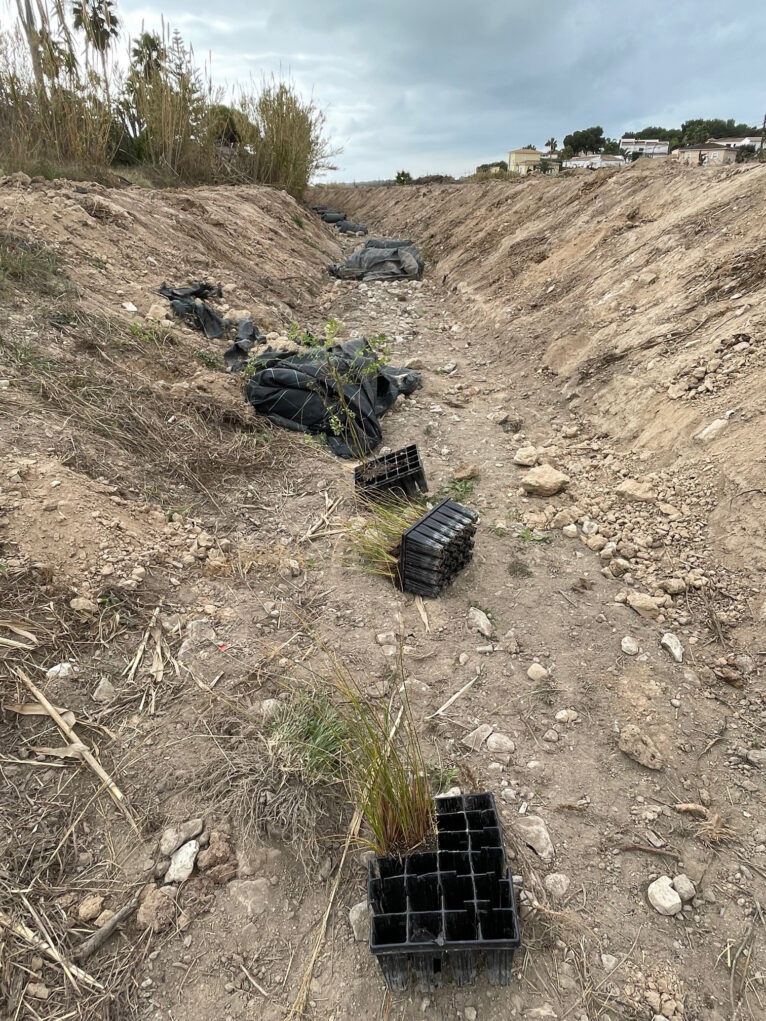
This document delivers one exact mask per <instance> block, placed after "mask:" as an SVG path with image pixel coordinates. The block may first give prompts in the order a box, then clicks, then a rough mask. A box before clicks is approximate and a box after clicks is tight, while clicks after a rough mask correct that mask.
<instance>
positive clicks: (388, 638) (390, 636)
mask: <svg viewBox="0 0 766 1021" xmlns="http://www.w3.org/2000/svg"><path fill="white" fill-rule="evenodd" d="M375 641H376V642H377V643H378V645H394V646H395V645H396V635H395V634H394V632H393V631H381V633H380V634H378V635H376V636H375Z"/></svg>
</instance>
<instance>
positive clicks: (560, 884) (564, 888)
mask: <svg viewBox="0 0 766 1021" xmlns="http://www.w3.org/2000/svg"><path fill="white" fill-rule="evenodd" d="M543 886H544V887H545V889H546V890H547V891H548V893H549V894H550V895H551V897H552V898H553V900H563V899H564V898H565V897H566V895H567V893H568V892H569V876H565V875H564V873H563V872H551V873H550V874H549V875H547V876H546V877H545V879H544V880H543Z"/></svg>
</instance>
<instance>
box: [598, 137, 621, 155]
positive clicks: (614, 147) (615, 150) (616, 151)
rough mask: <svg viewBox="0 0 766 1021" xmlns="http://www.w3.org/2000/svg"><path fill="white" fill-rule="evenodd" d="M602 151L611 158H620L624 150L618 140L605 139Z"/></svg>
mask: <svg viewBox="0 0 766 1021" xmlns="http://www.w3.org/2000/svg"><path fill="white" fill-rule="evenodd" d="M601 151H602V152H603V153H607V154H608V155H609V156H619V155H620V153H621V152H622V149H621V148H620V143H619V141H618V140H617V139H616V138H605V139H604V144H603V146H602V148H601Z"/></svg>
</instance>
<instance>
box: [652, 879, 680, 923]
mask: <svg viewBox="0 0 766 1021" xmlns="http://www.w3.org/2000/svg"><path fill="white" fill-rule="evenodd" d="M646 893H647V896H648V898H649V903H650V904H651V905H652V907H653V908H654V910H655V911H658V912H659V913H660V914H661V915H677V914H678V912H679V911H681V910H682V908H683V904H682V902H681V898H680V897H679V896H678V894H677V893H676V891H675V890H674V889H673V883H672V880H671V878H670V876H660V878H659V879H655V880H654V882H653V883H650V884H649V889H648V890H647V891H646Z"/></svg>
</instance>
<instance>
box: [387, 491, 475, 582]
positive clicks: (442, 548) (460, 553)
mask: <svg viewBox="0 0 766 1021" xmlns="http://www.w3.org/2000/svg"><path fill="white" fill-rule="evenodd" d="M476 519H477V515H476V513H475V511H472V510H469V509H468V508H467V507H463V506H462V505H461V504H459V503H455V501H454V500H449V499H447V500H442V502H441V503H438V504H437V505H436V506H435V507H434V508H433V510H430V511H429V512H428V513H427V514H424V515H423V517H422V518H420V519H419V520H418V521H416V522H415V524H414V525H411V526H410V527H409V528H408V529H407V531H406V532H405V533H404V534H403V535H402V542H401V547H400V551H399V582H400V584H401V587H402V588H403V589H404V591H405V592H413V593H414V594H415V595H421V596H430V597H432V598H434V597H436V596H438V595H439V593H440V592H441V590H442V589H443V588H444V586H445V585H448V584H449V583H450V582H451V581H452V579H453V578H454V577H455V575H456V574H458V573H459V572H460V571H462V570H463V568H464V567H466V566H467V565H468V564H469V563H470V562H471V558H472V557H473V540H474V535H475V534H476Z"/></svg>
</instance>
